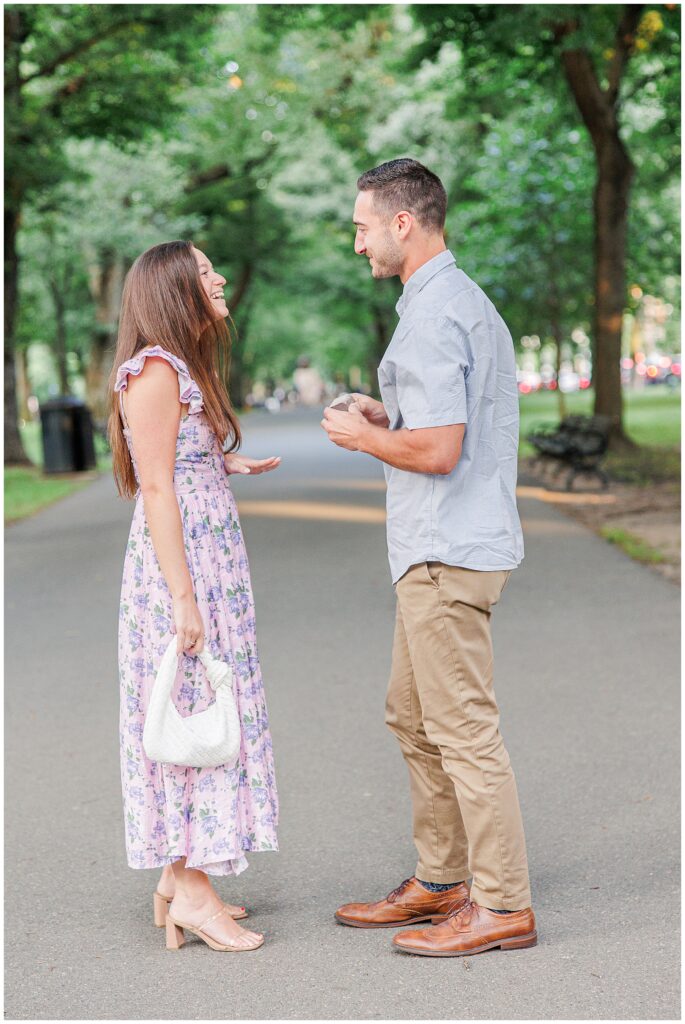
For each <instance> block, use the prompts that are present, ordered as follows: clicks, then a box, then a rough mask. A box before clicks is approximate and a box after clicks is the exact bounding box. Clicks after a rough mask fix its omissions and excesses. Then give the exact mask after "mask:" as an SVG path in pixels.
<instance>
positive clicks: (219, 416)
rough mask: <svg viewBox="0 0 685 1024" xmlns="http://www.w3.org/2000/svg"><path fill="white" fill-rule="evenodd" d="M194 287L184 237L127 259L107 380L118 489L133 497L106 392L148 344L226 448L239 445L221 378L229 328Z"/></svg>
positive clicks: (115, 409) (114, 400)
mask: <svg viewBox="0 0 685 1024" xmlns="http://www.w3.org/2000/svg"><path fill="white" fill-rule="evenodd" d="M215 318H216V310H215V309H214V307H213V306H212V304H211V301H210V299H209V297H208V295H207V293H206V292H205V290H204V288H203V287H202V281H201V280H200V272H199V270H198V265H197V261H196V259H195V256H194V255H193V243H192V242H163V243H162V244H161V245H154V246H153V247H152V248H151V249H147V250H146V252H144V253H143V254H142V255H141V256H139V257H138V259H137V260H136V261H135V263H134V264H133V266H132V267H131V269H130V270H129V272H128V274H127V276H126V281H125V283H124V292H123V297H122V300H121V316H120V319H119V334H118V338H117V348H116V353H115V356H114V365H113V367H112V372H111V374H110V378H109V395H110V413H109V423H108V435H109V443H110V446H111V449H112V468H113V472H114V480H115V482H116V485H117V488H118V490H119V493H120V494H121V495H122V496H123V497H126V498H132V497H134V495H135V493H136V490H137V484H136V479H135V475H134V472H133V464H132V462H131V456H130V454H129V450H128V447H127V445H126V439H125V437H124V432H123V427H122V422H121V416H120V414H119V396H118V394H116V393H115V391H114V384H115V382H116V378H117V370H118V369H119V367H120V366H121V364H122V363H125V362H126V360H127V359H131V357H132V356H135V355H136V354H137V353H138V352H140V350H141V349H143V348H147V347H148V346H150V345H160V346H161V347H162V348H164V349H166V350H167V352H171V353H172V354H173V355H175V356H178V357H179V358H180V359H182V360H183V362H184V363H185V364H186V366H187V367H188V371H189V373H190V376H191V377H192V378H193V380H194V381H195V382H196V383H197V385H198V386H199V388H200V391H201V392H202V401H203V406H204V412H205V415H206V416H207V419H208V420H209V422H210V424H211V426H212V429H213V430H214V432H215V433H216V435H217V437H218V438H219V441H220V443H223V441H224V439H225V438H228V439H230V442H231V444H230V448H229V450H230V451H235V450H236V448H238V447H239V445H240V440H241V437H240V426H239V424H238V420H237V418H236V415H235V413H234V411H233V408H232V406H231V402H230V399H229V397H228V392H227V389H226V383H225V381H227V380H228V370H229V365H230V341H231V336H230V333H229V329H228V327H227V325H226V323H225V321H224V320H223V319H219V320H217V319H215Z"/></svg>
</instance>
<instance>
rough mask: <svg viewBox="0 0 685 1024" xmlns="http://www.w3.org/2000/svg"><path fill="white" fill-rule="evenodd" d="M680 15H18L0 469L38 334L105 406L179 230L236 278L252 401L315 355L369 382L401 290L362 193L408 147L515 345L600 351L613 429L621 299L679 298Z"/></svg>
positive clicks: (238, 395)
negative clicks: (377, 249)
mask: <svg viewBox="0 0 685 1024" xmlns="http://www.w3.org/2000/svg"><path fill="white" fill-rule="evenodd" d="M633 8H635V9H633ZM678 22H679V19H678V11H677V9H676V5H674V4H665V5H657V6H655V7H646V6H641V5H637V6H636V5H625V6H624V5H612V6H609V5H604V6H602V5H573V6H563V5H547V4H545V5H542V4H540V5H536V4H524V5H516V6H514V7H511V6H498V5H485V6H483V5H426V4H417V5H413V6H395V5H392V4H377V5H359V6H347V5H342V4H340V5H337V4H334V5H317V4H312V5H278V4H267V5H244V6H243V5H241V6H238V5H190V4H189V5H183V4H181V5H157V4H141V5H83V4H71V5H56V4H50V5H38V4H36V5H32V4H25V5H23V4H22V5H19V4H15V5H12V4H10V5H7V6H6V8H5V25H6V164H5V173H6V209H5V243H6V253H5V287H6V337H7V342H6V353H5V399H6V401H5V408H6V413H5V416H6V424H5V436H6V457H7V458H8V459H9V460H10V461H19V460H20V459H21V458H22V454H23V453H22V451H21V445H20V442H19V435H18V431H17V429H16V424H17V418H18V415H19V413H20V411H21V409H23V408H24V404H25V402H24V398H25V396H22V395H19V396H18V399H17V393H16V379H15V361H16V360H17V359H19V358H21V355H22V352H23V351H25V350H26V349H27V348H28V347H30V346H36V345H43V346H45V347H46V350H48V351H50V352H51V353H52V354H53V358H54V376H53V382H52V386H51V387H52V390H66V389H67V388H74V387H76V388H85V391H86V395H87V398H88V401H89V403H90V404H91V406H92V407H93V408H94V410H95V411H96V414H97V415H100V416H101V415H103V409H104V395H105V382H106V377H107V371H108V369H109V362H110V361H111V355H112V347H113V342H114V338H115V335H116V319H117V310H118V304H119V300H120V294H121V286H122V282H123V278H124V276H125V273H126V270H127V269H128V267H129V266H130V264H131V262H132V260H133V259H134V258H135V257H136V255H138V253H139V252H141V251H142V250H143V249H145V248H146V247H148V246H149V245H151V244H154V243H156V242H160V241H164V240H168V239H169V238H171V237H191V238H193V240H194V241H195V242H196V244H198V245H199V246H200V247H201V248H205V249H206V251H207V252H208V254H209V255H210V256H211V259H212V261H213V263H214V265H215V266H217V267H218V268H219V269H221V271H222V272H223V273H224V274H225V276H226V277H227V278H228V282H229V284H228V292H227V293H228V296H229V307H230V308H231V312H232V315H233V318H234V320H235V324H236V328H237V340H236V342H235V346H234V358H233V363H232V372H231V389H232V393H233V397H234V400H235V401H236V402H237V403H238V404H240V403H241V402H242V401H243V399H244V397H245V395H246V393H247V392H248V390H249V389H250V387H251V386H252V385H253V384H254V382H255V381H256V380H262V381H278V380H285V381H287V379H288V378H289V375H290V374H291V373H292V370H293V369H294V367H295V365H296V361H297V359H298V357H299V356H301V355H304V354H306V355H308V356H309V358H310V359H311V360H312V361H313V362H314V363H316V364H317V365H318V366H319V368H320V369H321V370H322V372H323V373H324V374H326V375H328V376H330V377H332V376H334V375H341V376H342V377H344V376H345V375H347V374H348V373H349V371H350V368H351V367H358V368H359V369H360V371H361V373H362V376H363V379H364V380H365V382H366V384H367V385H368V386H369V387H371V388H373V387H374V386H375V369H376V367H377V365H378V361H379V359H380V356H381V354H382V351H383V349H384V347H385V345H386V344H387V341H388V340H389V338H390V335H391V333H392V330H393V327H394V323H395V310H394V306H395V303H396V301H397V298H398V295H399V291H400V285H399V282H397V281H396V280H392V281H380V282H375V281H373V280H371V279H370V277H369V275H368V267H367V266H366V263H365V261H363V260H360V259H358V258H356V257H355V255H354V252H353V228H352V224H351V212H352V206H353V203H354V198H355V191H356V189H355V181H356V178H357V176H358V174H359V173H361V172H362V171H363V170H366V169H367V168H368V167H371V166H373V165H375V164H377V163H380V162H382V161H383V160H387V159H392V158H394V157H397V156H406V155H411V156H414V157H415V158H417V159H419V160H421V161H423V162H424V163H426V164H427V165H428V166H429V167H431V168H432V169H433V170H435V171H436V173H438V174H439V175H440V177H441V178H442V180H443V181H444V183H445V186H446V188H447V190H448V195H449V208H448V219H447V241H448V245H449V246H450V247H451V248H452V250H453V251H454V252H455V255H456V257H457V262H458V264H459V265H460V266H461V267H462V268H463V269H464V270H465V271H466V273H468V274H469V275H470V276H471V277H473V278H474V279H475V280H476V281H477V282H478V283H479V284H480V285H481V286H482V287H483V288H484V290H485V291H486V292H487V294H489V295H490V297H491V298H492V299H493V301H494V302H495V304H496V305H497V307H498V309H499V310H500V312H501V313H502V315H503V316H504V318H505V320H506V321H507V323H508V325H509V327H510V329H511V332H512V335H513V337H514V340H515V343H516V344H517V345H518V344H519V342H520V339H521V337H523V336H527V335H538V336H539V337H540V338H541V339H542V342H543V344H544V343H546V342H549V344H550V345H553V346H555V347H556V350H557V358H558V359H560V358H561V352H562V348H563V346H564V345H567V344H568V343H569V339H570V337H571V334H572V332H573V331H574V330H577V329H578V328H580V329H582V331H583V332H585V333H586V334H587V335H588V336H589V337H590V338H591V341H592V345H593V350H594V355H595V360H594V368H595V378H596V379H595V384H596V388H597V394H598V395H600V396H602V395H605V396H606V397H605V398H602V401H606V402H608V403H609V404H611V402H614V406H613V407H612V408H613V410H614V413H615V414H616V415H617V416H618V421H617V425H618V428H620V402H619V406H618V409H616V406H615V399H616V394H615V385H616V381H617V380H619V378H618V372H619V368H618V357H619V355H620V334H621V329H620V320H621V315H622V313H623V311H624V310H628V309H630V308H631V306H634V303H635V300H634V298H632V297H631V291H630V287H631V286H632V285H634V284H639V285H640V287H641V290H642V291H643V292H649V293H651V294H654V295H659V296H661V297H663V298H664V299H665V300H666V301H667V302H669V303H671V304H672V306H676V305H677V297H678V283H679V282H678V269H679V252H678V201H677V198H678V190H679V176H678V175H679V126H680V116H679V91H680V79H679V45H680V39H679V24H678ZM586 93H587V95H586ZM588 96H589V99H588ZM593 104H594V106H593ZM595 109H597V110H599V111H600V112H601V119H603V120H601V125H600V127H599V128H597V126H596V124H595V122H594V121H593V117H594V114H593V111H594V110H595ZM616 154H618V156H617V155H616ZM623 154H624V155H625V158H626V161H627V162H623V163H622V162H621V159H622V155H623ZM619 157H620V158H619ZM624 169H625V173H624ZM622 175H623V176H622ZM607 189H608V191H607ZM612 190H613V191H612ZM612 196H613V197H614V198H616V197H618V199H619V200H620V201H619V203H618V206H617V207H616V208H617V209H618V208H619V207H620V204H621V203H623V205H624V207H625V209H624V210H623V212H620V211H619V212H620V216H619V217H618V219H616V217H615V216H613V214H612V212H611V211H612V210H613V207H612V202H613V200H612ZM607 204H608V205H607ZM607 209H608V210H609V215H608V219H607V216H606V210H607ZM621 209H622V208H621ZM612 217H613V219H612ZM603 218H604V219H603ZM621 218H623V220H621ZM623 221H625V231H624V233H623V234H621V232H622V224H623ZM612 240H613V241H612ZM616 240H618V242H617V241H616ZM618 243H620V244H618ZM603 246H604V248H602V247H603ZM607 247H608V248H609V249H610V250H611V253H613V257H612V259H613V262H611V260H610V261H609V262H608V263H607V262H606V255H605V253H606V251H607ZM598 268H599V269H598ZM598 275H599V276H598ZM601 275H604V277H605V278H606V280H607V281H609V282H610V285H611V287H610V293H611V301H612V302H613V304H614V305H612V306H610V308H609V307H607V308H606V309H605V308H604V306H603V302H604V300H603V299H602V297H601V296H602V294H603V292H602V287H601V280H600V278H601ZM598 296H599V299H598ZM616 303H618V306H616ZM616 308H618V311H619V320H618V326H617V325H616V322H615V315H614V314H615V309H616ZM608 317H609V318H610V317H614V319H613V320H612V321H611V326H610V327H609V326H607V325H608V323H609V320H608V319H607V318H608ZM617 344H618V346H619V348H618V349H617V347H616V346H617ZM24 376H25V374H24V375H22V380H23V378H24ZM603 382H604V383H603ZM603 387H605V391H602V388H603ZM46 388H47V385H46V384H45V382H44V383H43V385H42V388H41V387H38V391H41V393H40V394H39V397H41V398H44V397H47V395H46V394H45V393H44V392H45V390H46ZM612 388H613V389H614V390H612ZM619 388H620V380H619ZM34 390H35V388H34ZM619 397H620V396H619Z"/></svg>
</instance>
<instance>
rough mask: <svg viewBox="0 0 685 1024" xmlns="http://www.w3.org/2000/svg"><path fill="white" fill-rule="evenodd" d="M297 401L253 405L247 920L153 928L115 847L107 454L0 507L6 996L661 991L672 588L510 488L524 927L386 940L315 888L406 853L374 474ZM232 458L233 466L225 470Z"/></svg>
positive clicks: (543, 1000)
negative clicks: (260, 842)
mask: <svg viewBox="0 0 685 1024" xmlns="http://www.w3.org/2000/svg"><path fill="white" fill-rule="evenodd" d="M317 423H318V418H317V417H316V416H312V415H307V414H293V415H290V416H288V415H284V416H279V417H269V416H266V415H261V414H258V413H255V414H253V415H252V416H251V417H248V418H247V421H246V442H245V446H244V450H245V451H246V452H247V453H248V454H255V455H268V454H280V455H282V456H283V466H282V468H281V470H279V471H278V473H274V474H271V475H270V476H266V477H260V478H255V479H254V480H250V479H247V480H245V479H242V480H238V481H236V483H235V490H236V493H237V495H238V497H239V501H241V502H242V503H243V507H244V511H243V522H244V528H245V535H246V539H247V545H248V551H249V553H250V559H251V566H252V573H253V582H254V589H255V596H256V603H257V618H258V636H259V640H260V651H261V657H262V663H263V669H264V676H265V680H266V685H267V696H268V700H269V709H270V714H271V720H272V729H273V735H274V743H275V752H276V759H277V760H276V767H277V773H278V780H279V784H280V791H281V798H282V826H281V829H280V840H281V852H280V853H279V854H264V855H254V856H252V857H251V860H250V869H249V870H248V871H247V872H245V874H243V875H242V876H241V877H240V879H238V880H233V881H230V880H223V881H222V882H221V883H220V888H221V891H222V893H223V894H224V895H225V897H226V898H227V899H232V900H233V901H239V902H245V903H247V904H248V905H249V907H250V908H251V909H252V911H253V920H254V924H255V926H256V927H257V928H260V929H262V930H263V931H264V932H265V933H266V935H267V938H268V942H267V945H266V946H265V947H264V948H263V949H261V950H260V951H259V952H257V953H254V954H249V955H243V956H231V955H226V956H223V955H219V954H217V953H213V952H211V951H210V950H209V949H207V948H206V947H205V946H203V945H201V944H200V943H198V942H196V941H194V940H191V941H190V942H189V944H188V945H187V946H186V947H184V948H183V949H182V950H181V951H180V952H179V953H176V954H171V953H169V952H167V951H166V950H165V948H164V939H163V933H162V932H161V931H158V930H156V929H155V928H154V927H153V926H152V915H151V909H152V908H151V893H152V888H153V885H154V883H155V879H156V874H153V873H152V872H142V871H141V872H133V871H131V870H129V869H128V868H127V866H126V863H125V858H124V844H123V824H122V818H121V802H120V790H119V765H118V750H117V709H118V690H117V670H116V622H117V603H118V590H119V584H120V579H121V565H122V557H123V551H124V546H125V542H126V536H127V532H128V525H129V520H130V515H131V508H130V506H129V505H127V504H125V503H123V502H121V501H120V500H118V499H117V497H116V496H115V492H114V488H113V485H112V484H111V482H110V480H109V479H102V480H100V481H98V482H96V483H95V484H93V485H92V486H91V487H89V488H88V489H86V490H85V491H84V492H82V493H80V494H76V495H74V496H72V497H70V498H67V499H65V500H64V501H63V502H61V503H60V504H58V505H56V506H54V507H53V508H51V509H48V510H46V511H45V512H43V513H41V514H40V515H38V516H36V517H35V518H33V519H31V520H27V521H25V522H23V523H20V524H17V525H16V526H14V527H11V528H10V529H9V531H8V536H7V545H6V578H7V596H6V633H5V638H6V705H7V710H6V751H7V770H6V780H7V800H6V814H5V821H6V828H7V845H6V862H5V865H6V886H7V896H6V915H7V922H6V931H5V948H6V961H7V981H6V1011H7V1014H8V1016H9V1017H11V1018H21V1019H27V1018H40V1019H45V1018H52V1019H65V1018H76V1019H88V1018H90V1019H105V1018H111V1019H179V1018H183V1019H198V1018H209V1019H226V1018H229V1019H233V1018H247V1019H274V1018H286V1019H313V1018H324V1019H343V1018H353V1019H354V1018H370V1019H391V1018H401V1019H412V1018H413V1019H422V1018H438V1019H450V1018H460V1019H469V1018H476V1019H487V1018H495V1019H507V1018H510V1019H531V1018H545V1019H553V1018H561V1019H572V1018H581V1019H587V1018H640V1019H656V1018H675V1017H677V1016H679V1002H678V979H679V967H678V954H679V945H680V944H679V938H678V920H679V895H678V866H677V862H678V837H679V824H678V814H679V792H678V774H679V773H678V771H677V764H678V750H679V729H678V719H679V715H678V699H679V680H678V676H679V673H678V658H677V647H678V635H679V614H678V601H677V598H678V593H677V590H676V589H675V588H674V587H673V586H672V585H671V584H670V583H667V582H666V581H664V580H662V579H660V578H659V577H657V576H656V575H655V574H652V573H651V572H650V571H649V570H648V569H645V568H642V567H641V566H639V565H637V564H635V563H633V562H631V561H629V560H628V559H627V558H626V557H625V556H624V555H622V554H621V552H619V551H617V550H616V549H615V548H613V547H611V546H609V545H608V544H605V543H604V542H602V541H600V540H599V539H598V538H596V537H595V536H594V535H593V534H591V533H589V532H587V531H586V530H584V529H583V528H582V527H580V526H579V525H577V524H576V523H574V522H572V521H571V520H570V519H567V518H565V517H564V516H562V515H561V514H560V513H559V512H558V511H556V510H555V509H554V508H553V507H552V506H550V505H548V504H544V503H542V502H540V501H535V500H530V499H523V500H522V501H521V512H522V518H523V520H524V529H525V534H526V547H527V556H526V559H525V562H524V564H523V566H522V567H521V569H520V570H519V571H517V572H516V573H515V574H514V576H513V577H512V580H511V582H510V583H509V585H508V587H507V592H506V595H505V599H504V600H503V601H502V603H501V605H499V606H498V608H497V609H496V612H495V616H494V633H495V644H496V666H497V672H496V678H497V691H498V696H499V701H500V705H501V710H502V728H503V732H504V735H505V739H506V741H507V745H508V748H509V752H510V754H511V757H512V760H513V763H514V766H515V769H516V773H517V778H518V784H519V790H520V793H521V800H522V806H523V812H524V818H525V822H526V828H527V837H528V846H529V857H530V864H531V871H532V881H533V890H534V900H535V909H536V912H537V916H538V923H539V931H540V943H539V945H538V946H537V947H536V948H534V949H532V950H522V951H519V952H509V953H501V952H493V953H487V954H484V955H482V956H479V957H470V958H466V959H444V960H443V959H438V960H435V959H425V958H412V957H409V956H405V955H403V954H401V953H396V952H393V951H392V950H391V948H390V946H389V943H390V938H391V935H392V933H391V932H388V931H386V930H382V931H359V930H354V929H348V928H343V927H340V926H338V925H336V924H335V923H334V922H333V918H332V912H333V910H334V909H335V907H336V906H337V905H338V904H339V903H341V902H343V901H345V900H350V899H367V898H368V899H372V898H377V897H379V896H380V895H383V894H385V893H386V892H387V891H388V890H389V889H390V888H392V887H393V886H395V885H396V884H397V883H398V882H400V881H401V880H402V879H403V878H405V877H407V876H408V875H409V874H411V871H412V868H413V865H414V852H413V847H412V843H411V839H410V819H409V800H408V793H407V784H406V777H405V768H404V766H403V763H402V760H401V756H400V754H399V751H398V749H396V745H395V741H394V739H393V738H392V737H391V735H390V734H389V733H388V732H387V730H386V729H385V727H384V725H383V703H384V691H385V686H386V680H387V676H388V671H389V662H390V647H391V640H392V622H393V606H394V597H393V591H392V588H391V585H390V579H389V573H388V569H387V564H386V555H385V546H384V528H383V523H382V508H383V500H384V495H383V487H382V482H381V481H382V475H381V473H380V471H379V467H378V465H377V464H375V463H374V462H373V460H371V459H370V458H367V457H365V456H359V455H354V454H350V453H343V452H340V451H338V450H337V449H333V448H332V447H331V446H329V445H328V442H327V440H326V437H325V435H324V434H323V432H322V431H319V430H318V428H317ZM234 479H235V478H234Z"/></svg>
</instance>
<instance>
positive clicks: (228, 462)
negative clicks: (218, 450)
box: [224, 452, 281, 476]
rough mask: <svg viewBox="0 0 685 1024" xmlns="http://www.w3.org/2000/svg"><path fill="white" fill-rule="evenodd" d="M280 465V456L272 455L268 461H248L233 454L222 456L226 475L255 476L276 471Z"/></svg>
mask: <svg viewBox="0 0 685 1024" xmlns="http://www.w3.org/2000/svg"><path fill="white" fill-rule="evenodd" d="M280 464H281V457H280V455H272V456H271V458H270V459H248V458H246V456H245V455H234V454H233V452H228V453H227V454H226V455H224V466H225V467H226V472H227V473H243V474H245V475H247V474H248V473H249V474H250V476H257V474H258V473H269V472H270V471H271V470H272V469H278V467H279V466H280Z"/></svg>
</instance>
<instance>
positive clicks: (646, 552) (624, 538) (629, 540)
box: [600, 526, 666, 565]
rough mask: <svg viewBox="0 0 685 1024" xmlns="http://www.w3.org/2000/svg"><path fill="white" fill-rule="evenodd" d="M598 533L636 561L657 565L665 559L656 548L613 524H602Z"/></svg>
mask: <svg viewBox="0 0 685 1024" xmlns="http://www.w3.org/2000/svg"><path fill="white" fill-rule="evenodd" d="M600 533H601V534H602V536H603V537H604V538H605V540H608V541H610V542H611V543H612V544H616V546H617V547H619V548H621V550H622V551H625V553H626V554H627V555H630V557H631V558H634V559H635V560H636V561H638V562H644V563H645V564H648V565H658V564H660V563H661V562H665V561H666V559H665V558H664V556H663V555H662V554H661V552H660V551H657V550H656V548H652V547H650V546H649V544H645V542H644V541H643V540H641V539H640V538H639V537H636V536H635V534H634V533H629V532H628V531H627V530H620V529H618V528H617V527H615V526H604V527H602V529H601V531H600Z"/></svg>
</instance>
